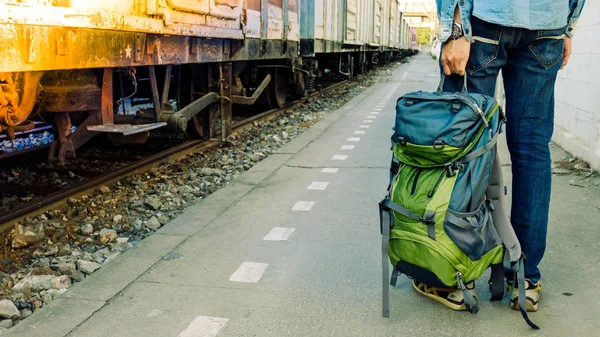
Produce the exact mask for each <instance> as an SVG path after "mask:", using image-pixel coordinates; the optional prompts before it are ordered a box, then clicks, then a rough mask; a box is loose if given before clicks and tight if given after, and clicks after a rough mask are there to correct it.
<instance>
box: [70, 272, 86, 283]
mask: <svg viewBox="0 0 600 337" xmlns="http://www.w3.org/2000/svg"><path fill="white" fill-rule="evenodd" d="M69 277H70V278H71V280H73V281H76V282H81V281H83V279H84V278H85V274H83V273H82V272H80V271H79V270H75V271H73V272H71V273H70V274H69Z"/></svg>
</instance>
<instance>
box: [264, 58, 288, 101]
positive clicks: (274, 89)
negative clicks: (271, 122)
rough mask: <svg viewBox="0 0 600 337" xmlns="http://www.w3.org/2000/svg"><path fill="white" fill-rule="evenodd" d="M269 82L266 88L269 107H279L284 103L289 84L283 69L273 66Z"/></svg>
mask: <svg viewBox="0 0 600 337" xmlns="http://www.w3.org/2000/svg"><path fill="white" fill-rule="evenodd" d="M270 73H271V82H270V83H269V86H268V88H267V99H268V101H269V106H270V107H271V109H280V108H283V106H284V105H285V100H286V98H287V95H288V92H289V89H290V88H289V85H288V81H287V78H286V76H285V71H282V70H281V69H278V68H274V69H272V70H271V72H270Z"/></svg>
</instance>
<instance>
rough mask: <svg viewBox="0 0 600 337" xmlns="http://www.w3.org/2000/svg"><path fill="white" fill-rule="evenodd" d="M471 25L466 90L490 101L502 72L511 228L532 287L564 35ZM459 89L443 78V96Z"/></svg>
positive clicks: (541, 245) (458, 81)
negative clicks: (510, 180) (509, 166)
mask: <svg viewBox="0 0 600 337" xmlns="http://www.w3.org/2000/svg"><path fill="white" fill-rule="evenodd" d="M471 23H472V30H473V36H474V39H475V42H474V43H472V44H471V54H470V57H469V61H468V63H467V69H466V71H467V80H468V84H467V89H468V91H469V92H477V93H482V94H486V95H489V96H494V91H495V86H496V78H497V76H498V72H499V71H500V69H502V76H503V80H504V90H505V94H506V115H507V123H506V137H507V144H508V149H509V151H510V158H511V161H512V175H513V180H512V207H511V223H512V225H513V228H514V229H515V232H516V234H517V237H518V238H519V242H520V244H521V248H522V250H523V253H524V254H525V257H526V261H525V277H526V278H528V279H531V280H532V281H533V282H537V281H538V280H539V279H540V278H541V273H540V270H539V269H538V264H539V263H540V261H541V260H542V257H543V255H544V251H545V250H546V233H547V229H548V209H549V206H550V191H551V181H552V173H551V160H550V148H549V142H550V140H551V137H552V132H553V128H554V83H555V81H556V75H557V73H558V70H559V69H560V67H561V65H562V60H563V46H564V39H563V38H562V37H561V36H562V34H563V33H564V29H554V30H535V31H533V30H527V29H521V28H512V27H503V26H499V25H496V24H491V23H488V22H484V21H482V20H480V19H478V18H476V17H472V21H471ZM440 59H441V57H440ZM440 70H441V65H440ZM441 71H443V70H441ZM462 86H463V78H462V77H461V76H458V75H452V76H446V81H445V82H444V88H443V90H444V91H460V90H461V88H462Z"/></svg>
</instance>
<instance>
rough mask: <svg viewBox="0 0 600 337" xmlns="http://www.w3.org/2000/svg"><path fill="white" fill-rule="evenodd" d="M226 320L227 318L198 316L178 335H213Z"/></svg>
mask: <svg viewBox="0 0 600 337" xmlns="http://www.w3.org/2000/svg"><path fill="white" fill-rule="evenodd" d="M227 321H229V319H228V318H221V317H210V316H198V317H196V318H194V320H193V321H192V322H191V323H190V325H188V327H187V329H185V330H184V331H183V332H182V333H180V334H179V336H178V337H215V336H216V335H217V334H218V333H219V331H220V330H221V328H223V327H224V326H225V324H227Z"/></svg>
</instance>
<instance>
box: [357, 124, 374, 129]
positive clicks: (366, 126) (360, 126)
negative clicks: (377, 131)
mask: <svg viewBox="0 0 600 337" xmlns="http://www.w3.org/2000/svg"><path fill="white" fill-rule="evenodd" d="M358 127H359V128H363V129H368V128H370V127H371V126H370V125H359V126H358Z"/></svg>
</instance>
